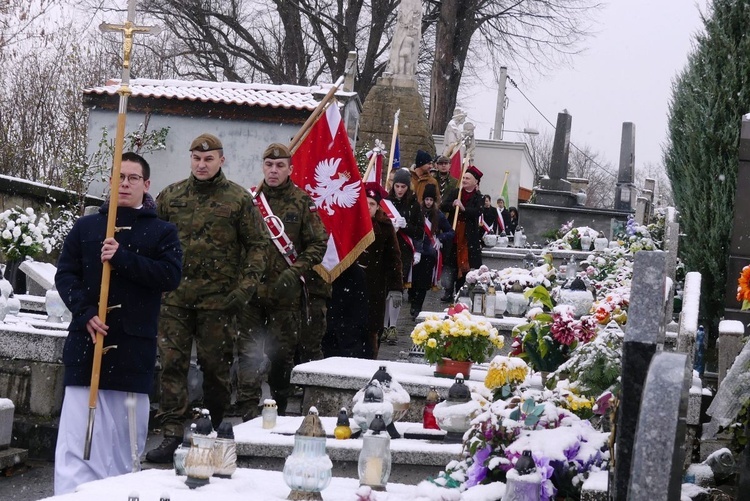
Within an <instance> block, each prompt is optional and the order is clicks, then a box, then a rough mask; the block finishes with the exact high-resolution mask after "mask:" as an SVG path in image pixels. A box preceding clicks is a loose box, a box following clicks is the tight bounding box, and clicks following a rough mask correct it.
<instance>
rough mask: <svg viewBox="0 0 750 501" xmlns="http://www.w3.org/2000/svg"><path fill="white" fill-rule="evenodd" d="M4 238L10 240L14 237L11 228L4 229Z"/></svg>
mask: <svg viewBox="0 0 750 501" xmlns="http://www.w3.org/2000/svg"><path fill="white" fill-rule="evenodd" d="M2 237H3V240H10V239H11V238H13V235H12V234H11V232H10V230H3V233H2Z"/></svg>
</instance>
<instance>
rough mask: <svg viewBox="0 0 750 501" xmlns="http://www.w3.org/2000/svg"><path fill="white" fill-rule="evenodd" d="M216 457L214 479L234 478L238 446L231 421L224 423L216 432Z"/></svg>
mask: <svg viewBox="0 0 750 501" xmlns="http://www.w3.org/2000/svg"><path fill="white" fill-rule="evenodd" d="M214 456H215V458H214V460H215V465H216V469H215V470H214V477H219V478H232V474H233V473H234V472H235V471H236V470H237V444H235V442H234V428H232V423H230V422H229V421H224V422H222V423H221V424H220V425H219V429H218V430H216V442H215V443H214Z"/></svg>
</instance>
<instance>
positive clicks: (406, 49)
mask: <svg viewBox="0 0 750 501" xmlns="http://www.w3.org/2000/svg"><path fill="white" fill-rule="evenodd" d="M421 28H422V2H421V1H420V0H401V5H400V6H399V10H398V20H397V24H396V30H395V31H394V33H393V40H392V41H391V54H390V59H389V61H388V68H387V69H386V72H387V73H390V74H391V75H393V76H395V77H399V76H401V77H407V78H413V77H414V75H415V74H416V67H417V56H418V55H419V42H420V40H421V37H422V30H421Z"/></svg>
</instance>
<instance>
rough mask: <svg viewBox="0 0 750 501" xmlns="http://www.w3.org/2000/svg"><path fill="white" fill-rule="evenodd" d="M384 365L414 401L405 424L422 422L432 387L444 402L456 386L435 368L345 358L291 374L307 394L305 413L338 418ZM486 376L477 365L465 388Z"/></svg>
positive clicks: (298, 368) (320, 362) (303, 367)
mask: <svg viewBox="0 0 750 501" xmlns="http://www.w3.org/2000/svg"><path fill="white" fill-rule="evenodd" d="M381 365H385V366H386V369H387V370H388V373H389V374H390V375H391V376H392V377H393V379H395V380H396V381H398V382H399V383H400V384H401V386H402V387H403V388H404V390H406V392H407V393H408V394H409V396H410V397H411V405H410V407H409V409H408V411H407V412H406V415H405V416H404V418H403V419H405V420H406V421H411V422H421V421H422V409H423V408H424V400H425V397H426V396H427V392H428V391H429V390H430V386H435V387H436V388H437V390H438V393H439V394H440V396H441V397H442V398H445V397H446V396H447V395H448V388H450V387H451V385H452V384H453V382H454V381H453V380H452V379H446V378H438V377H434V376H433V372H434V367H432V366H429V365H426V364H411V363H406V362H383V361H382V360H367V359H361V358H346V357H331V358H325V359H323V360H315V361H313V362H307V363H305V364H300V365H297V366H296V367H294V369H293V370H292V378H291V382H292V384H296V385H298V386H302V387H303V388H304V390H305V393H304V397H303V398H302V409H308V408H309V407H310V406H313V405H314V406H315V407H316V408H317V409H318V411H319V412H320V415H321V416H336V415H338V412H339V409H341V408H342V407H346V408H347V409H351V406H352V399H353V398H354V395H355V394H356V393H357V392H358V391H359V390H361V389H362V388H364V387H365V385H367V383H368V382H369V381H370V379H372V376H373V374H375V371H377V370H378V368H379V367H380V366H381ZM486 375H487V369H486V368H484V367H483V366H481V365H476V364H475V365H474V367H473V368H472V370H471V378H470V380H467V381H466V384H468V385H469V387H471V386H473V385H483V382H484V377H485V376H486Z"/></svg>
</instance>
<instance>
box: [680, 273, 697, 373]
mask: <svg viewBox="0 0 750 501" xmlns="http://www.w3.org/2000/svg"><path fill="white" fill-rule="evenodd" d="M700 301H701V274H700V273H698V272H697V271H691V272H690V273H688V274H687V275H686V276H685V291H684V292H683V296H682V312H681V313H680V324H679V329H678V331H677V351H678V352H680V353H684V354H685V355H687V357H688V361H689V363H690V368H691V369H692V367H693V361H694V360H695V337H696V335H697V333H698V313H699V310H700Z"/></svg>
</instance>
